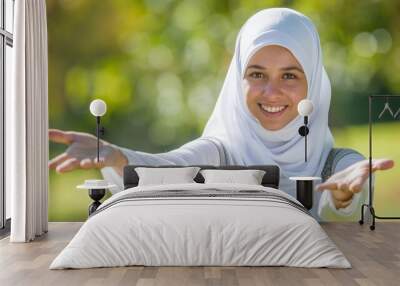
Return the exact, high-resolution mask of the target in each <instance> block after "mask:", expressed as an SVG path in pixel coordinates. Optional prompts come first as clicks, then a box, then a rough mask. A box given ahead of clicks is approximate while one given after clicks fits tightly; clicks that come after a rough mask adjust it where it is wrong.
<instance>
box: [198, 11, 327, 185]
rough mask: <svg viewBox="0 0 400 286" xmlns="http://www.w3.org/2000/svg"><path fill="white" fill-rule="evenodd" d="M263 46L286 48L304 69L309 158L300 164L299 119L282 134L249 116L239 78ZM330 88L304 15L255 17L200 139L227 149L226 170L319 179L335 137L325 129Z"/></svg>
mask: <svg viewBox="0 0 400 286" xmlns="http://www.w3.org/2000/svg"><path fill="white" fill-rule="evenodd" d="M267 45H280V46H283V47H285V48H287V49H288V50H289V51H291V52H292V54H293V55H294V56H295V57H296V59H297V60H298V62H299V63H300V64H301V66H302V67H303V70H304V72H305V75H306V79H307V83H308V92H307V98H308V99H310V100H311V101H312V102H313V104H314V111H313V112H312V113H311V115H310V116H309V128H310V133H309V135H308V138H307V140H308V158H307V163H306V162H305V161H304V137H301V136H300V135H299V133H298V129H299V127H300V126H301V125H303V117H301V116H300V115H298V116H297V117H296V118H295V119H293V120H292V121H291V122H289V123H288V124H287V125H286V126H285V127H283V128H282V129H279V130H276V131H271V130H267V129H265V128H263V127H262V125H261V124H260V123H259V121H258V120H257V119H256V118H255V117H254V116H253V115H252V114H251V113H250V111H249V109H248V107H247V104H246V101H245V94H244V93H243V90H242V78H243V76H244V72H245V69H246V66H247V63H248V62H249V59H250V58H251V57H252V55H254V53H255V52H256V51H258V50H259V49H260V48H262V47H264V46H267ZM330 100H331V85H330V82H329V78H328V76H327V74H326V72H325V69H324V67H323V65H322V53H321V45H320V42H319V36H318V33H317V31H316V28H315V27H314V25H313V23H312V22H311V20H310V19H309V18H307V17H306V16H304V15H303V14H301V13H299V12H297V11H294V10H291V9H287V8H272V9H266V10H262V11H259V12H258V13H256V14H255V15H253V16H252V17H251V18H250V19H248V20H247V22H246V23H245V24H244V25H243V27H242V28H241V30H240V32H239V34H238V36H237V39H236V46H235V52H234V55H233V58H232V62H231V64H230V66H229V70H228V74H227V76H226V78H225V82H224V85H223V87H222V90H221V92H220V94H219V98H218V100H217V103H216V105H215V108H214V111H213V113H212V115H211V117H210V119H209V120H208V122H207V125H206V127H205V129H204V131H203V134H202V136H203V137H216V138H217V139H219V140H220V141H222V143H223V145H224V147H225V148H226V149H227V152H228V156H229V158H228V159H229V163H230V164H239V165H253V164H264V165H267V164H273V165H278V166H279V167H280V169H281V173H282V175H283V176H286V177H289V176H320V175H321V171H322V168H323V166H324V163H325V160H326V158H327V156H328V153H329V151H330V150H331V148H332V147H333V137H332V134H331V132H330V130H329V127H328V112H329V105H330Z"/></svg>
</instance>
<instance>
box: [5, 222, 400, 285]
mask: <svg viewBox="0 0 400 286" xmlns="http://www.w3.org/2000/svg"><path fill="white" fill-rule="evenodd" d="M80 226H81V223H50V226H49V233H48V234H46V235H45V236H43V237H42V238H40V239H38V240H35V241H34V242H32V243H12V244H10V243H9V239H8V238H5V239H3V240H1V241H0V285H1V286H8V285H12V286H17V285H32V286H33V285H57V286H58V285H59V286H61V285H68V286H74V285H140V286H147V285H149V286H150V285H167V286H178V285H227V286H234V285H246V286H247V285H249V286H250V285H255V286H261V285H296V286H297V285H346V286H350V285H383V286H390V285H400V222H387V221H385V222H378V223H377V227H376V230H375V231H370V230H369V228H368V226H367V225H364V226H360V225H358V224H357V223H326V224H323V228H324V229H325V230H326V232H327V233H328V234H329V236H330V237H331V238H332V239H333V240H334V241H335V243H336V244H337V245H338V247H339V248H340V249H341V250H342V251H343V252H344V254H345V255H346V257H347V258H348V259H349V261H350V262H351V264H352V266H353V268H352V269H347V270H345V269H306V268H290V267H119V268H99V269H85V270H48V267H49V265H50V263H51V261H52V260H53V259H54V258H55V256H56V255H57V254H58V253H59V252H60V251H61V250H62V249H63V247H65V245H66V244H67V243H68V241H69V240H70V239H71V238H72V237H73V235H74V234H75V233H76V232H77V230H78V229H79V227H80Z"/></svg>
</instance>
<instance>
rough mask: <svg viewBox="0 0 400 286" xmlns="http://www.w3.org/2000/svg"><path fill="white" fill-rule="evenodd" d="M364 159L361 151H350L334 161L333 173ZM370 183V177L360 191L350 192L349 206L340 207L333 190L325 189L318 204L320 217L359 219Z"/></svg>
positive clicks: (326, 218) (327, 219) (328, 219)
mask: <svg viewBox="0 0 400 286" xmlns="http://www.w3.org/2000/svg"><path fill="white" fill-rule="evenodd" d="M364 159H365V158H364V156H362V155H361V154H360V153H356V152H354V153H348V154H347V155H345V156H343V157H342V158H340V159H339V160H338V161H337V162H335V163H334V166H332V167H333V174H337V173H339V172H341V171H343V170H345V169H346V168H348V167H349V166H351V165H353V164H355V163H357V162H360V161H362V160H364ZM333 174H332V175H333ZM368 184H369V179H367V180H366V181H365V183H364V185H363V186H362V190H361V191H360V192H358V193H355V194H353V195H351V194H350V198H349V200H347V201H346V202H347V203H346V204H347V206H344V207H339V204H338V202H337V201H335V198H334V197H333V196H332V192H331V191H329V190H323V192H322V195H321V198H320V201H319V206H318V215H319V217H320V218H321V219H322V220H324V221H332V220H334V221H343V220H346V221H354V220H358V219H359V216H360V214H361V205H362V204H363V203H365V202H366V201H367V200H368V186H369V185H368ZM346 195H347V194H346Z"/></svg>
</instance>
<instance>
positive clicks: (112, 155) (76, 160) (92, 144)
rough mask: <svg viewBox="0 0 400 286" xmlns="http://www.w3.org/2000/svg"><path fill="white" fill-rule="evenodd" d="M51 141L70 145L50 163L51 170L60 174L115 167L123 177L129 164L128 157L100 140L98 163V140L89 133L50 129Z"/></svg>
mask: <svg viewBox="0 0 400 286" xmlns="http://www.w3.org/2000/svg"><path fill="white" fill-rule="evenodd" d="M49 140H50V141H52V142H55V143H61V144H66V145H68V148H67V149H66V150H65V152H64V153H62V154H60V155H58V156H56V157H55V158H53V159H52V160H50V162H49V168H50V169H55V170H56V171H57V172H58V173H64V172H69V171H72V170H75V169H79V168H81V169H92V168H97V169H100V168H103V167H113V168H114V169H115V170H116V171H117V172H118V173H119V174H120V175H122V172H123V167H124V166H125V165H126V164H127V163H128V160H127V159H126V157H125V156H124V155H123V154H122V153H121V151H120V150H119V149H118V148H116V147H115V146H114V145H112V144H110V143H108V142H106V141H103V140H100V156H99V159H100V160H99V162H98V161H97V138H96V137H95V136H93V135H91V134H88V133H82V132H75V131H62V130H58V129H49Z"/></svg>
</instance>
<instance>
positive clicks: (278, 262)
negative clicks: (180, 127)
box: [50, 183, 351, 269]
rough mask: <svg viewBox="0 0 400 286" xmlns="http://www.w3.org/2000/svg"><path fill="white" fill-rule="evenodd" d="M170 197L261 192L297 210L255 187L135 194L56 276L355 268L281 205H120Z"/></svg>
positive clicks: (117, 199)
mask: <svg viewBox="0 0 400 286" xmlns="http://www.w3.org/2000/svg"><path fill="white" fill-rule="evenodd" d="M168 190H182V191H184V190H188V191H198V192H207V190H214V192H215V190H217V191H239V190H258V191H266V192H268V193H270V194H276V195H278V196H280V197H282V198H283V197H285V198H286V199H289V200H291V201H292V202H294V203H297V204H299V202H297V201H296V200H295V199H294V198H292V197H290V196H289V195H287V194H285V193H284V192H282V191H280V190H277V189H273V188H267V187H263V186H254V185H238V184H197V183H193V184H176V185H158V186H146V187H135V188H131V189H128V190H125V191H123V192H120V193H118V194H116V195H113V196H112V197H111V198H109V199H108V200H106V201H105V202H104V203H103V204H102V205H101V206H100V207H99V210H98V212H97V213H96V214H95V215H93V216H91V217H90V218H89V219H88V220H87V221H86V222H85V223H84V224H83V225H82V227H81V229H80V230H79V231H78V233H77V234H76V235H75V237H74V238H73V239H72V240H71V242H70V243H69V244H68V245H67V246H66V247H65V248H64V250H63V251H62V252H61V253H60V254H59V255H58V256H57V257H56V258H55V259H54V261H53V262H52V264H51V265H50V269H62V268H90V267H111V266H126V265H145V266H188V265H191V266H193V265H205V266H206V265H214V266H216V265H218V266H241V265H247V266H294V267H333V268H350V267H351V265H350V263H349V262H348V261H347V259H346V258H345V257H344V255H343V253H342V252H341V251H340V250H339V249H338V248H337V247H336V245H335V244H334V243H333V242H332V241H331V239H330V238H329V237H328V236H327V234H326V233H325V231H324V230H323V229H322V228H321V226H320V225H319V224H318V222H317V221H316V220H315V219H314V218H312V217H311V216H310V215H308V214H307V213H305V212H303V211H301V210H299V208H296V207H293V206H292V205H290V204H286V203H282V201H279V200H274V199H271V200H266V199H263V198H254V197H250V196H249V197H248V198H247V197H240V198H237V197H234V196H233V197H190V196H189V197H188V196H185V197H179V196H178V197H176V196H175V197H171V198H140V199H133V200H124V199H122V198H129V196H130V195H132V194H133V195H137V194H138V193H137V192H146V191H153V192H154V191H160V192H163V191H168ZM143 194H145V193H143Z"/></svg>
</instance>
